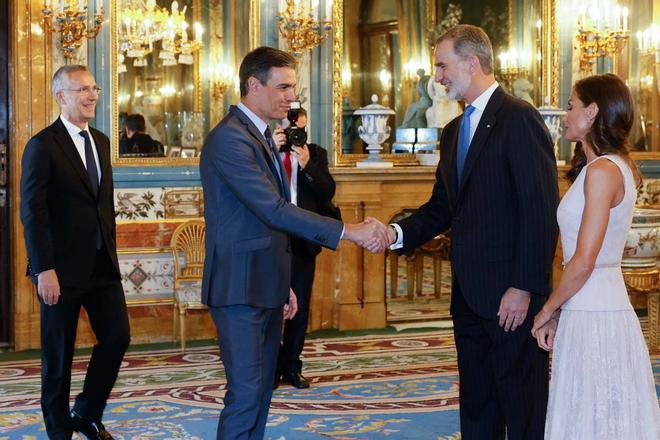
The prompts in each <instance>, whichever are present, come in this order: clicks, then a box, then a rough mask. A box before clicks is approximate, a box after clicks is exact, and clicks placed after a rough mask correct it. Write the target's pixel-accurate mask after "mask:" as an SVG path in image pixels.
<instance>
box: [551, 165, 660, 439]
mask: <svg viewBox="0 0 660 440" xmlns="http://www.w3.org/2000/svg"><path fill="white" fill-rule="evenodd" d="M596 160H610V161H612V162H613V163H615V164H616V165H617V166H618V167H619V170H620V171H621V174H622V176H623V178H624V185H625V196H624V198H623V200H622V201H621V203H619V204H618V205H617V206H616V207H614V208H612V209H611V210H610V218H609V223H608V225H607V231H606V233H605V239H604V241H603V245H602V248H601V250H600V252H599V254H598V257H597V259H596V266H595V269H594V271H593V272H592V274H591V276H590V277H589V279H588V280H587V282H586V283H585V284H584V286H582V288H581V289H580V290H579V291H578V292H577V293H576V294H575V295H574V296H573V297H572V298H571V299H569V300H568V301H566V303H564V305H563V306H562V307H561V310H562V311H561V317H560V318H559V326H558V328H557V334H556V337H555V342H554V349H553V351H552V376H551V380H550V397H549V400H548V412H547V420H546V427H545V438H546V439H551V440H567V439H570V440H590V439H594V440H596V439H597V440H623V439H631V440H632V439H635V440H658V439H660V409H659V407H658V397H657V396H656V391H655V380H654V378H653V372H652V369H651V363H650V359H649V352H648V348H647V347H646V343H645V341H644V337H643V335H642V330H641V327H640V325H639V320H638V319H637V315H636V314H635V312H634V311H633V308H632V306H631V305H630V301H629V300H628V294H627V291H626V287H625V284H624V281H623V275H622V273H621V267H620V264H621V257H622V253H623V247H624V244H625V242H626V234H627V232H628V229H629V228H630V225H631V223H632V209H633V206H634V204H635V200H636V198H637V191H636V187H635V180H634V177H633V173H632V171H631V169H630V167H628V165H627V164H626V162H625V160H624V159H622V158H621V157H619V156H617V155H614V154H612V155H605V156H600V157H598V158H597V159H595V160H594V161H592V162H590V163H589V164H587V166H585V167H584V168H583V169H582V171H581V173H580V174H579V175H578V177H577V179H576V180H575V182H574V183H573V185H572V186H571V188H570V189H569V190H568V192H567V193H566V195H565V196H564V198H563V199H562V201H561V203H560V204H559V208H558V209H557V220H558V222H559V228H560V231H561V243H562V247H563V252H564V261H565V262H568V261H569V260H570V259H571V258H572V257H573V254H574V253H575V247H576V242H577V236H578V231H579V229H580V223H581V218H582V211H583V210H584V179H585V175H586V172H587V168H588V167H589V165H591V164H592V163H593V162H595V161H596Z"/></svg>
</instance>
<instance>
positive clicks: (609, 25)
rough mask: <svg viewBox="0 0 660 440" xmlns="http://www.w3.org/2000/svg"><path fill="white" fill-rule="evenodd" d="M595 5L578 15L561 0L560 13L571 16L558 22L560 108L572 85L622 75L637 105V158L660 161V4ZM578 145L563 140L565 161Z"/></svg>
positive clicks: (638, 0)
mask: <svg viewBox="0 0 660 440" xmlns="http://www.w3.org/2000/svg"><path fill="white" fill-rule="evenodd" d="M592 3H593V5H594V7H589V8H585V7H583V8H581V9H577V13H576V12H575V7H574V5H573V4H569V3H568V2H567V1H565V0H557V16H560V17H561V16H566V17H569V16H570V17H571V19H570V20H562V21H559V22H558V33H559V47H558V63H557V65H558V67H557V74H558V77H559V78H560V83H559V91H560V93H559V106H560V107H563V108H566V105H567V101H568V96H569V94H570V91H571V88H572V85H573V84H574V83H575V82H576V81H578V80H579V79H581V78H584V77H586V76H589V75H592V74H597V73H598V74H600V73H607V72H611V73H615V74H617V75H618V76H620V77H621V78H622V79H623V80H624V81H625V82H626V83H627V84H628V86H629V87H630V90H631V92H632V95H633V100H634V103H635V123H634V125H633V128H632V131H631V135H630V144H631V149H632V151H633V157H634V158H635V159H643V160H646V159H660V122H659V121H660V89H659V88H658V79H659V78H658V76H659V75H660V69H659V68H658V66H659V65H660V64H659V63H658V59H659V58H658V56H659V55H658V54H660V34H659V33H658V30H657V29H658V28H657V26H658V22H657V17H658V16H659V14H660V3H659V2H658V1H653V0H631V1H628V2H625V8H624V7H623V6H624V4H621V5H620V6H617V5H616V3H615V2H611V1H603V0H594V1H593V2H590V3H589V4H592ZM585 6H586V5H585ZM617 8H618V9H617ZM624 10H625V11H624ZM570 13H572V15H570ZM654 17H655V20H656V21H655V29H656V30H655V45H654V44H653V41H654V39H653V35H654V32H653V30H652V29H653V25H654V21H653V20H654ZM586 36H588V37H586ZM644 36H646V38H645V37H644ZM613 39H614V40H615V41H612V40H613ZM599 45H600V47H599ZM573 148H574V146H573V145H571V144H570V143H568V142H565V141H564V142H563V143H562V159H566V160H569V159H570V158H571V156H572V152H573Z"/></svg>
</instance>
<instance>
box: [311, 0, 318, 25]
mask: <svg viewBox="0 0 660 440" xmlns="http://www.w3.org/2000/svg"><path fill="white" fill-rule="evenodd" d="M310 15H312V16H313V17H314V20H316V21H318V20H319V0H312V13H311V14H310Z"/></svg>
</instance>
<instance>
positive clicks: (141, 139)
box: [119, 113, 165, 157]
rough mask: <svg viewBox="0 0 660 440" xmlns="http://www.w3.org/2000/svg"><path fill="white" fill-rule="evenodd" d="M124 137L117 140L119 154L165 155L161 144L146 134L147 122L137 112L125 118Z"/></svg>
mask: <svg viewBox="0 0 660 440" xmlns="http://www.w3.org/2000/svg"><path fill="white" fill-rule="evenodd" d="M125 130H126V137H125V138H123V139H121V140H120V141H119V155H120V156H123V155H126V154H134V155H139V156H156V157H158V156H165V152H164V148H163V144H161V143H160V142H158V141H157V140H155V139H153V138H152V137H151V136H149V135H148V134H147V123H146V121H145V119H144V116H142V115H141V114H139V113H135V114H132V115H128V116H127V117H126V120H125Z"/></svg>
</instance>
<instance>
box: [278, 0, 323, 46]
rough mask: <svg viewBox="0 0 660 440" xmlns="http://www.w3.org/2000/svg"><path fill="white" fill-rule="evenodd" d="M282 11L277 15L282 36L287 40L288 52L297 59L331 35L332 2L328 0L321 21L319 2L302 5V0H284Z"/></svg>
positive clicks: (281, 6)
mask: <svg viewBox="0 0 660 440" xmlns="http://www.w3.org/2000/svg"><path fill="white" fill-rule="evenodd" d="M283 6H285V7H283ZM280 11H281V12H280V13H279V14H278V15H277V20H278V22H279V30H280V35H282V37H283V38H284V39H286V41H287V44H288V51H289V52H290V53H291V54H292V55H293V56H295V57H300V56H302V54H303V52H304V51H306V50H311V49H313V48H315V47H316V46H318V45H320V44H321V43H323V42H324V41H325V40H326V39H327V38H328V35H330V31H331V30H332V18H331V17H332V0H326V11H325V19H323V20H320V19H319V1H318V0H311V3H307V2H306V1H303V3H302V4H301V0H284V5H282V2H280Z"/></svg>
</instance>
